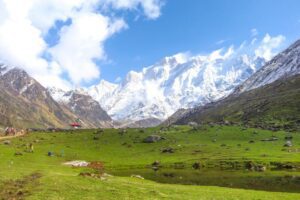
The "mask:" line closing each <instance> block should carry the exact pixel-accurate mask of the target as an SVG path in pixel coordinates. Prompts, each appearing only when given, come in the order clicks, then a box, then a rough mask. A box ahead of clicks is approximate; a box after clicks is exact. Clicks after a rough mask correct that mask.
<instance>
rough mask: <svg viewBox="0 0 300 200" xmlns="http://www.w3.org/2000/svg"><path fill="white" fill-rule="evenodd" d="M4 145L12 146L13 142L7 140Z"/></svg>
mask: <svg viewBox="0 0 300 200" xmlns="http://www.w3.org/2000/svg"><path fill="white" fill-rule="evenodd" d="M3 144H5V145H10V144H11V141H10V140H5V141H4V142H3Z"/></svg>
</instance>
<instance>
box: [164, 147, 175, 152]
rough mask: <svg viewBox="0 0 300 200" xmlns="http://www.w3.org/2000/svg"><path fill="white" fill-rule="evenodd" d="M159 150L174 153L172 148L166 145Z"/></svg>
mask: <svg viewBox="0 0 300 200" xmlns="http://www.w3.org/2000/svg"><path fill="white" fill-rule="evenodd" d="M161 152H162V153H174V149H173V148H171V147H167V148H164V149H162V151H161Z"/></svg>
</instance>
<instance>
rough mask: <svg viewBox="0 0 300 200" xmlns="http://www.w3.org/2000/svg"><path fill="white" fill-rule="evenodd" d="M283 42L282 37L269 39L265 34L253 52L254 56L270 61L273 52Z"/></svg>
mask: <svg viewBox="0 0 300 200" xmlns="http://www.w3.org/2000/svg"><path fill="white" fill-rule="evenodd" d="M284 41H285V37H284V36H282V35H278V36H275V37H271V36H270V35H269V34H266V35H265V37H264V38H263V40H262V41H261V43H260V44H259V46H258V47H257V49H256V50H255V55H256V56H259V57H262V58H265V59H266V60H270V59H271V58H272V57H273V56H274V54H275V53H276V52H275V50H276V49H278V48H280V47H281V45H282V44H283V42H284Z"/></svg>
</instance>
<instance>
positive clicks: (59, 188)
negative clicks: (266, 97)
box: [0, 126, 300, 199]
mask: <svg viewBox="0 0 300 200" xmlns="http://www.w3.org/2000/svg"><path fill="white" fill-rule="evenodd" d="M149 135H160V136H162V137H163V138H164V139H163V140H160V141H158V142H156V143H143V140H144V139H145V138H146V137H147V136H149ZM290 136H292V137H293V138H292V140H291V141H292V145H293V146H292V147H284V144H285V143H286V139H285V137H290ZM274 137H276V138H278V140H274V141H265V142H263V141H261V140H265V139H270V138H274ZM0 143H1V144H0V169H1V170H0V196H1V198H3V199H13V198H15V199H18V198H19V199H22V198H26V199H271V198H272V199H299V198H300V193H297V192H298V191H300V172H299V171H298V170H297V167H298V169H299V166H300V154H299V152H300V134H299V133H296V132H294V133H286V132H284V131H279V132H272V131H267V130H259V129H245V128H243V127H237V126H214V127H208V126H207V127H200V128H198V130H194V129H193V128H191V127H188V126H179V127H177V126H175V127H172V128H169V129H166V128H159V127H157V128H149V129H128V130H127V131H120V130H117V129H105V130H104V131H103V132H102V131H97V130H78V131H65V132H57V133H52V132H51V133H50V132H48V133H31V134H29V135H27V136H25V137H21V138H14V139H11V143H10V144H6V145H5V144H3V141H1V142H0ZM30 143H33V146H34V152H33V153H31V152H30V149H29V148H28V145H29V144H30ZM166 148H171V149H172V150H173V153H170V152H168V151H167V152H166V153H162V151H163V150H164V149H166ZM48 152H51V154H53V156H48ZM72 160H85V161H101V162H102V163H103V164H104V166H105V169H104V171H105V172H106V173H109V174H112V175H113V176H112V177H110V176H107V177H105V178H103V179H100V178H93V177H84V176H79V174H80V173H82V172H89V173H95V172H94V171H93V169H91V168H88V167H81V168H72V167H70V166H65V165H63V163H64V162H66V161H72ZM156 160H157V161H159V170H158V171H157V172H153V171H152V169H151V167H152V166H151V165H152V163H153V162H154V161H156ZM195 163H200V165H201V167H200V169H197V170H196V169H193V167H192V166H193V165H194V164H195ZM249 163H251V165H255V166H258V165H263V166H266V167H267V170H266V171H264V172H257V171H251V170H248V169H250V167H249V166H248V165H249ZM178 168H183V169H178ZM278 168H295V169H292V170H286V169H284V170H275V169H278ZM273 170H274V171H273ZM154 173H156V174H157V177H154V176H153V174H154ZM133 174H136V175H142V176H143V177H145V178H146V179H151V180H155V182H154V181H151V180H142V179H138V178H135V177H130V176H131V175H133ZM170 174H172V175H170ZM180 177H181V178H180ZM197 177H198V179H197ZM199 177H202V179H199ZM224 177H225V179H224ZM226 179H227V180H231V181H229V182H228V181H225V180H226ZM249 181H250V182H251V184H252V185H254V186H251V184H249V183H250V182H249ZM158 182H161V183H158ZM222 182H223V184H222ZM256 182H259V183H260V185H259V184H256ZM163 183H168V184H163ZM170 183H180V184H170ZM229 183H231V184H229ZM182 184H199V185H182ZM209 185H210V186H209ZM285 185H286V186H285ZM217 186H226V187H217ZM230 187H234V188H235V189H233V188H230ZM237 188H247V189H249V188H250V189H251V188H252V189H260V190H265V191H256V190H245V189H237ZM275 191H277V192H275ZM1 198H0V199H1Z"/></svg>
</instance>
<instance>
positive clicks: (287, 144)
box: [283, 141, 293, 147]
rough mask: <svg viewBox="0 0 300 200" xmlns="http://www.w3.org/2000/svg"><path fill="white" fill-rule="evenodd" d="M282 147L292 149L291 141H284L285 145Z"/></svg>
mask: <svg viewBox="0 0 300 200" xmlns="http://www.w3.org/2000/svg"><path fill="white" fill-rule="evenodd" d="M283 146H284V147H292V146H293V144H292V142H291V141H286V143H285V144H284V145H283Z"/></svg>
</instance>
